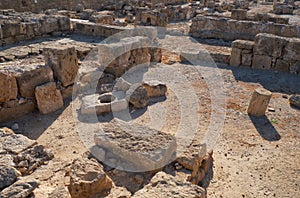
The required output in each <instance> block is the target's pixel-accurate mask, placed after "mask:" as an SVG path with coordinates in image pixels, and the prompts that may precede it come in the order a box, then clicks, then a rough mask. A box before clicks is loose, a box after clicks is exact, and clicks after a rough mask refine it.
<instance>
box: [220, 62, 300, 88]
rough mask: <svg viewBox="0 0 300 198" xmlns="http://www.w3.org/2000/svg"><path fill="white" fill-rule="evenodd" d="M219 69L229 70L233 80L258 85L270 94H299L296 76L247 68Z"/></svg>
mask: <svg viewBox="0 0 300 198" xmlns="http://www.w3.org/2000/svg"><path fill="white" fill-rule="evenodd" d="M220 68H224V69H230V70H231V71H232V74H233V75H234V77H235V80H238V81H242V82H250V83H251V82H252V83H260V84H261V85H262V86H263V87H264V88H265V89H268V90H269V91H271V92H280V93H283V94H296V93H300V86H299V84H300V78H299V75H297V74H290V73H284V72H276V71H271V70H258V69H251V68H247V67H230V66H220Z"/></svg>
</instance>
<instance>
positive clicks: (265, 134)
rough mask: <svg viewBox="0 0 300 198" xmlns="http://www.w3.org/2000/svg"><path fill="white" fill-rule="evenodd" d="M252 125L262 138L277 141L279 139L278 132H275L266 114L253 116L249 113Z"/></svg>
mask: <svg viewBox="0 0 300 198" xmlns="http://www.w3.org/2000/svg"><path fill="white" fill-rule="evenodd" d="M249 118H250V119H251V121H252V123H253V125H254V126H255V128H256V130H257V132H258V133H259V134H260V136H261V137H262V138H264V139H265V140H268V141H278V140H280V139H281V136H280V134H279V133H278V132H277V130H276V129H275V127H274V126H273V124H272V123H271V122H270V120H269V119H268V118H267V116H265V115H264V116H261V117H255V116H251V115H249Z"/></svg>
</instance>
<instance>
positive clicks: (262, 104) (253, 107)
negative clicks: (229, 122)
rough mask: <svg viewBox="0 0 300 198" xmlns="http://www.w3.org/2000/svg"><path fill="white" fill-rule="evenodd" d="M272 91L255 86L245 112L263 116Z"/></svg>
mask: <svg viewBox="0 0 300 198" xmlns="http://www.w3.org/2000/svg"><path fill="white" fill-rule="evenodd" d="M271 97H272V93H271V92H270V91H268V90H266V89H264V88H257V89H255V90H254V92H253V94H252V98H251V100H250V103H249V106H248V109H247V112H248V114H250V115H253V116H263V115H265V112H266V110H267V108H268V105H269V102H270V99H271Z"/></svg>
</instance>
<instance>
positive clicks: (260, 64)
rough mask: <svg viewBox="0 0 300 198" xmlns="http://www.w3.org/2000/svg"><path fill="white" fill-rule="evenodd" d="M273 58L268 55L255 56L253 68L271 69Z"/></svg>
mask: <svg viewBox="0 0 300 198" xmlns="http://www.w3.org/2000/svg"><path fill="white" fill-rule="evenodd" d="M271 64H272V58H271V57H270V56H266V55H257V54H255V55H254V56H253V62H252V68H254V69H271Z"/></svg>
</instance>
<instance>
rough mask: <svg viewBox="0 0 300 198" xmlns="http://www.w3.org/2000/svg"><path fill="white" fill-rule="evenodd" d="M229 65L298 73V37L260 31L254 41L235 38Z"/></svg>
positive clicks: (299, 58) (299, 63) (299, 54)
mask: <svg viewBox="0 0 300 198" xmlns="http://www.w3.org/2000/svg"><path fill="white" fill-rule="evenodd" d="M230 65H232V66H249V67H252V68H255V69H271V70H278V71H284V72H290V73H294V74H300V39H299V38H285V37H279V36H275V35H272V34H265V33H262V34H258V35H257V36H256V37H255V42H252V41H245V40H236V41H234V42H233V43H232V52H231V58H230Z"/></svg>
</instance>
